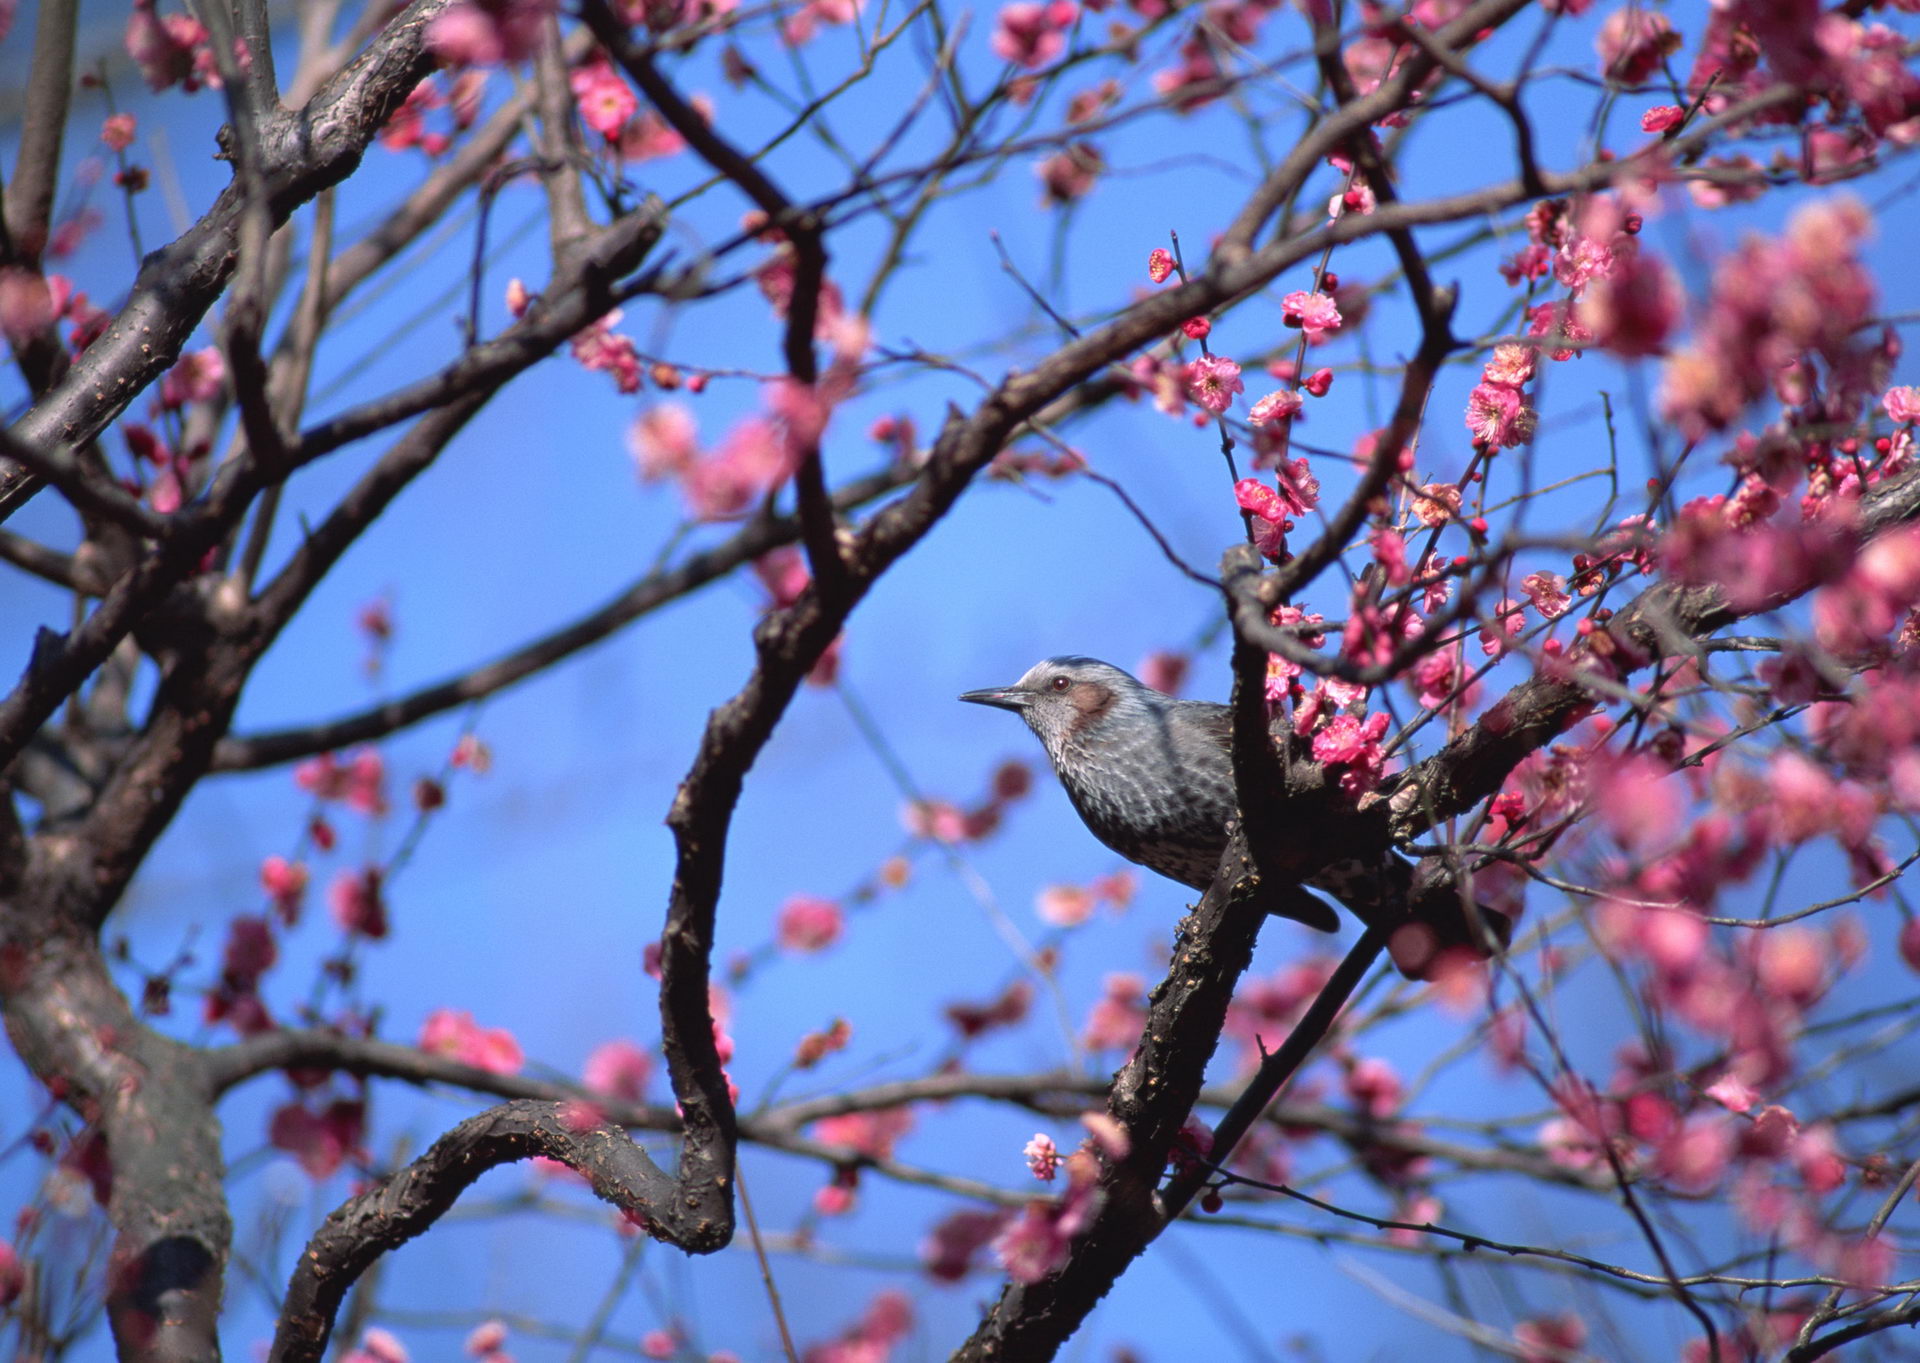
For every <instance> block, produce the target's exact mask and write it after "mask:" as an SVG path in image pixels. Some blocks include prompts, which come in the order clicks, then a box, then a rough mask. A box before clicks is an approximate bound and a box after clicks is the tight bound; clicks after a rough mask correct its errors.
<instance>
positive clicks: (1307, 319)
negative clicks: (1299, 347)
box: [1280, 289, 1341, 345]
mask: <svg viewBox="0 0 1920 1363" xmlns="http://www.w3.org/2000/svg"><path fill="white" fill-rule="evenodd" d="M1280 307H1281V309H1282V311H1281V320H1282V321H1283V322H1285V323H1286V324H1287V325H1288V326H1290V327H1299V328H1300V329H1301V330H1302V331H1304V332H1305V333H1306V335H1307V343H1308V344H1309V345H1319V344H1320V343H1321V342H1322V341H1324V340H1326V338H1327V337H1328V336H1330V335H1331V334H1333V333H1334V332H1335V331H1338V330H1339V329H1340V322H1341V317H1340V309H1339V307H1338V306H1337V305H1336V304H1335V303H1334V301H1333V295H1331V294H1325V293H1308V292H1306V291H1305V290H1303V289H1295V290H1294V291H1293V292H1292V293H1290V294H1288V295H1287V296H1286V297H1285V298H1282V299H1281V300H1280Z"/></svg>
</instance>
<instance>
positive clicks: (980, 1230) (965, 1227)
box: [920, 1209, 1010, 1283]
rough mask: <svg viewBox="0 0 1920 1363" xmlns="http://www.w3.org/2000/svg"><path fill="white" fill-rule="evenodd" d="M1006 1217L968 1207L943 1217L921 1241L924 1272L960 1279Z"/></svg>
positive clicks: (942, 1278)
mask: <svg viewBox="0 0 1920 1363" xmlns="http://www.w3.org/2000/svg"><path fill="white" fill-rule="evenodd" d="M1009 1219H1010V1216H1009V1213H1007V1212H1003V1211H974V1210H970V1209H967V1210H961V1211H957V1212H954V1213H952V1214H951V1215H949V1216H947V1217H945V1218H943V1219H942V1220H941V1221H940V1222H938V1223H937V1224H936V1225H935V1226H934V1228H933V1230H932V1231H930V1232H929V1233H928V1235H927V1238H926V1239H925V1240H923V1241H921V1242H920V1262H921V1263H922V1264H923V1265H925V1267H926V1270H927V1276H928V1277H930V1278H932V1279H934V1281H936V1282H943V1283H957V1282H959V1281H960V1280H961V1279H962V1278H964V1277H966V1276H967V1274H968V1273H969V1272H970V1271H972V1268H973V1261H974V1258H975V1257H976V1256H977V1255H978V1254H979V1253H980V1251H981V1250H983V1249H985V1248H986V1247H987V1246H988V1244H990V1243H991V1242H992V1241H993V1238H994V1237H995V1236H996V1235H998V1234H999V1233H1000V1230H1001V1228H1002V1227H1003V1226H1005V1225H1006V1224H1007V1222H1008V1220H1009Z"/></svg>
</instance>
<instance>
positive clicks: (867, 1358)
mask: <svg viewBox="0 0 1920 1363" xmlns="http://www.w3.org/2000/svg"><path fill="white" fill-rule="evenodd" d="M912 1329H913V1304H912V1303H911V1302H910V1301H908V1300H907V1295H906V1294H905V1293H904V1292H899V1291H895V1290H893V1289H888V1290H887V1291H885V1292H881V1293H880V1294H878V1295H877V1296H875V1297H874V1299H873V1300H872V1301H871V1302H870V1303H868V1305H867V1309H866V1311H865V1313H863V1314H862V1315H861V1317H860V1319H859V1320H858V1321H856V1322H854V1323H853V1324H852V1325H850V1326H848V1327H847V1329H845V1330H844V1331H842V1332H841V1333H840V1334H839V1335H836V1336H835V1337H834V1338H833V1339H830V1340H827V1341H826V1342H824V1343H821V1344H814V1345H811V1346H809V1347H808V1348H807V1349H806V1351H805V1358H806V1360H807V1363H886V1361H887V1360H888V1359H889V1358H891V1357H892V1356H893V1348H894V1346H895V1345H896V1344H898V1343H899V1342H900V1341H901V1340H903V1339H905V1338H906V1337H907V1334H908V1332H909V1331H911V1330H912Z"/></svg>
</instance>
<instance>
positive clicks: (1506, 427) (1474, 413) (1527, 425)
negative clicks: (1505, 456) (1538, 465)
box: [1467, 383, 1536, 450]
mask: <svg viewBox="0 0 1920 1363" xmlns="http://www.w3.org/2000/svg"><path fill="white" fill-rule="evenodd" d="M1535 422H1536V416H1535V413H1534V410H1533V408H1531V407H1529V406H1527V405H1526V398H1525V396H1524V395H1523V394H1522V393H1521V392H1520V390H1519V389H1518V388H1514V387H1511V386H1509V385H1508V384H1504V383H1482V384H1479V385H1477V386H1476V387H1475V388H1474V390H1473V392H1472V393H1470V394H1468V396H1467V429H1468V430H1469V431H1472V432H1473V438H1474V439H1475V440H1476V441H1477V442H1479V443H1480V444H1482V445H1484V446H1486V447H1487V448H1488V449H1490V450H1498V449H1505V448H1506V447H1508V446H1510V445H1524V444H1526V443H1527V442H1528V441H1530V440H1532V439H1533V429H1534V425H1535Z"/></svg>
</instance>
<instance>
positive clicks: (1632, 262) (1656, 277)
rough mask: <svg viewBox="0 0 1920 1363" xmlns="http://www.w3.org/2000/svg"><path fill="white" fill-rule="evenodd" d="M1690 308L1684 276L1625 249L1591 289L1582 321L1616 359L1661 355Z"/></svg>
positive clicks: (1644, 253)
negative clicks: (1688, 307)
mask: <svg viewBox="0 0 1920 1363" xmlns="http://www.w3.org/2000/svg"><path fill="white" fill-rule="evenodd" d="M1685 310H1686V295H1685V293H1684V292H1683V291H1682V290H1681V287H1680V280H1679V277H1678V276H1676V275H1675V274H1674V272H1673V270H1672V268H1671V267H1670V266H1669V265H1668V264H1667V263H1666V262H1665V261H1663V260H1661V259H1659V258H1658V257H1656V256H1654V255H1653V254H1652V253H1651V252H1648V251H1644V250H1637V249H1636V250H1632V251H1623V252H1621V253H1620V254H1619V255H1618V256H1617V257H1616V259H1615V262H1614V266H1613V268H1612V269H1611V270H1610V271H1608V272H1607V274H1606V275H1605V276H1603V277H1601V278H1600V279H1597V280H1595V281H1594V284H1593V287H1592V288H1591V289H1589V290H1588V291H1587V294H1586V297H1585V299H1584V303H1583V306H1582V308H1581V317H1582V319H1583V320H1584V321H1585V322H1586V323H1587V325H1589V326H1591V327H1592V328H1593V334H1594V338H1595V339H1596V340H1597V341H1599V343H1600V344H1601V345H1603V346H1605V347H1606V348H1607V349H1608V350H1611V351H1613V352H1614V353H1615V354H1616V355H1625V356H1628V357H1630V358H1631V357H1635V356H1643V355H1657V354H1660V353H1661V352H1662V351H1664V350H1665V349H1666V340H1667V337H1668V336H1670V335H1671V334H1672V333H1673V330H1674V328H1675V327H1677V326H1678V325H1679V323H1680V318H1681V316H1682V314H1683V313H1684V312H1685Z"/></svg>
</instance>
